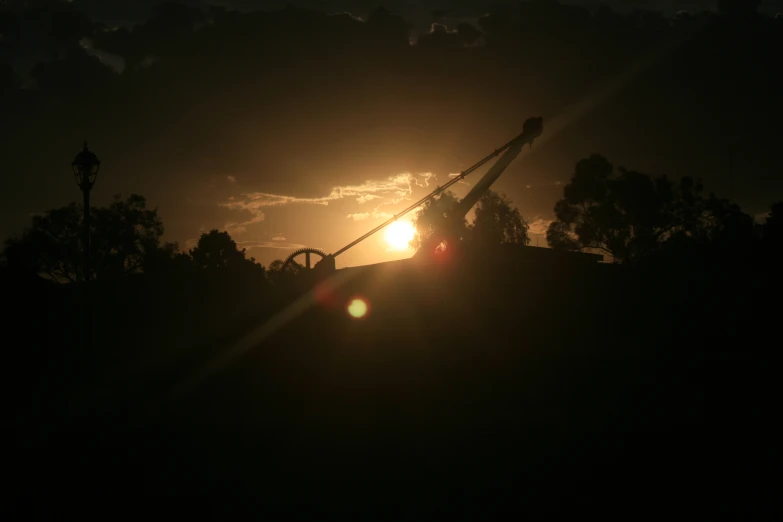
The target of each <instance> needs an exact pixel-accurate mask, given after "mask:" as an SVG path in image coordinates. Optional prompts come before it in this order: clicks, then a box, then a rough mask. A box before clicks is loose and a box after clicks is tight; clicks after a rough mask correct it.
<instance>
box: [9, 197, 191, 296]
mask: <svg viewBox="0 0 783 522" xmlns="http://www.w3.org/2000/svg"><path fill="white" fill-rule="evenodd" d="M91 213H92V220H91V225H92V229H91V243H92V245H91V246H92V249H93V250H92V262H91V265H92V269H93V277H97V278H99V279H106V278H112V277H119V276H122V275H127V274H133V273H139V272H142V271H144V270H145V269H146V266H145V265H146V264H147V262H148V261H151V260H152V258H157V259H159V258H160V257H161V256H163V257H171V256H172V255H173V254H174V253H175V252H176V245H174V244H166V245H164V246H163V247H161V244H160V238H161V236H162V235H163V223H162V222H161V220H160V217H159V216H158V211H157V209H152V210H150V209H148V208H146V200H145V199H144V197H143V196H139V195H137V194H131V195H130V196H129V197H128V198H127V199H124V200H123V199H121V197H120V196H115V200H114V201H113V202H112V203H111V205H109V206H108V207H105V208H93V209H92V210H91ZM82 218H83V210H82V207H81V206H80V205H77V204H76V203H71V204H70V205H68V206H66V207H62V208H58V209H53V210H49V211H48V212H46V213H44V214H43V215H41V216H36V217H34V218H33V224H32V226H31V227H30V229H28V230H27V231H25V232H24V233H23V234H22V235H21V236H19V237H16V238H12V239H9V240H8V241H7V242H6V248H5V251H4V252H3V255H4V257H5V259H6V263H7V264H8V267H9V268H10V269H11V270H13V271H15V272H17V273H27V274H36V275H39V276H43V277H46V278H48V279H52V280H54V281H57V282H61V283H66V282H75V281H77V280H79V279H80V278H81V266H82V243H81V239H82V236H81V234H82Z"/></svg>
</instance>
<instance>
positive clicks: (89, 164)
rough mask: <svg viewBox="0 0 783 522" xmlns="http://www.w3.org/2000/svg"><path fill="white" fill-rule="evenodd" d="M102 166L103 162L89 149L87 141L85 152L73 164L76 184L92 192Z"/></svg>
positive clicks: (78, 155)
mask: <svg viewBox="0 0 783 522" xmlns="http://www.w3.org/2000/svg"><path fill="white" fill-rule="evenodd" d="M100 166H101V161H100V160H99V159H98V156H96V155H95V154H94V153H93V152H92V151H90V150H89V149H88V148H87V141H85V142H84V150H82V151H81V152H80V153H79V154H77V155H76V158H75V159H74V160H73V163H71V168H73V175H74V177H75V178H76V184H77V185H79V187H81V189H82V190H90V189H91V188H92V186H93V185H94V184H95V178H97V177H98V169H99V168H100Z"/></svg>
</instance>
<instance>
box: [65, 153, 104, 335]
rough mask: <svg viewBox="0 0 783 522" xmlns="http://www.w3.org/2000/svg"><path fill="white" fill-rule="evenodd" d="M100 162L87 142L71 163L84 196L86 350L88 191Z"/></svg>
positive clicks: (85, 323)
mask: <svg viewBox="0 0 783 522" xmlns="http://www.w3.org/2000/svg"><path fill="white" fill-rule="evenodd" d="M100 166H101V162H100V160H99V159H98V157H97V156H96V155H95V154H94V153H92V152H91V151H90V150H89V149H88V148H87V141H85V142H84V149H83V150H82V151H81V152H80V153H79V154H77V155H76V158H75V159H74V160H73V163H71V167H72V168H73V175H74V177H75V178H76V184H77V185H78V186H79V188H80V189H82V194H83V196H84V219H83V222H82V225H83V227H82V228H83V229H82V249H83V252H82V269H83V271H84V274H83V278H84V281H83V282H82V298H83V303H82V314H83V317H82V321H81V323H82V343H83V345H84V349H85V350H88V349H89V346H90V296H89V293H88V286H89V283H90V261H91V252H92V251H91V249H90V190H92V187H93V185H95V180H96V178H97V177H98V169H99V168H100Z"/></svg>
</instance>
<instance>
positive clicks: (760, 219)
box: [753, 212, 770, 223]
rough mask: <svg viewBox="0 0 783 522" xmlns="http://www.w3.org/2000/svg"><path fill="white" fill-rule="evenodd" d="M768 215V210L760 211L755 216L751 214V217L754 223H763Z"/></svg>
mask: <svg viewBox="0 0 783 522" xmlns="http://www.w3.org/2000/svg"><path fill="white" fill-rule="evenodd" d="M769 216H770V212H760V213H758V214H756V215H755V216H753V219H754V221H755V222H756V223H765V222H766V221H767V218H768V217H769Z"/></svg>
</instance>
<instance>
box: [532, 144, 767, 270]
mask: <svg viewBox="0 0 783 522" xmlns="http://www.w3.org/2000/svg"><path fill="white" fill-rule="evenodd" d="M702 191H703V187H702V184H701V183H700V182H698V181H696V180H694V179H693V178H690V177H683V178H682V179H681V180H680V181H679V182H675V181H672V180H670V179H668V178H667V177H666V176H650V175H648V174H643V173H641V172H636V171H633V170H629V169H626V168H624V167H618V168H617V169H615V168H614V166H613V165H612V164H611V163H610V162H609V161H608V160H607V159H606V158H604V157H603V156H600V155H598V154H594V155H592V156H590V157H589V158H585V159H583V160H581V161H579V162H578V163H577V165H576V168H575V171H574V174H573V176H572V177H571V181H570V182H569V183H568V185H566V186H565V187H564V188H563V198H562V199H560V200H559V201H558V202H557V203H556V204H555V208H554V210H555V216H556V220H555V221H553V222H552V223H551V224H550V226H549V229H548V230H547V241H548V243H549V245H550V246H551V247H552V248H556V249H561V250H588V251H589V250H597V251H599V252H602V253H605V254H608V255H610V256H612V258H613V259H614V260H615V261H618V262H624V261H631V260H635V259H641V258H643V257H645V256H647V255H650V254H652V253H654V252H656V251H658V250H659V249H661V248H662V247H663V246H673V245H675V244H676V245H683V244H686V243H687V244H694V243H705V242H713V243H716V244H717V243H721V242H722V243H732V244H734V245H739V244H740V243H742V242H743V241H749V240H750V239H751V237H752V234H753V220H752V218H751V217H750V216H748V215H747V214H744V213H743V212H742V211H741V210H740V208H739V206H737V205H735V204H733V203H730V202H729V201H727V200H725V199H720V198H717V197H716V196H715V195H714V194H710V195H709V197H704V196H703V195H702Z"/></svg>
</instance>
